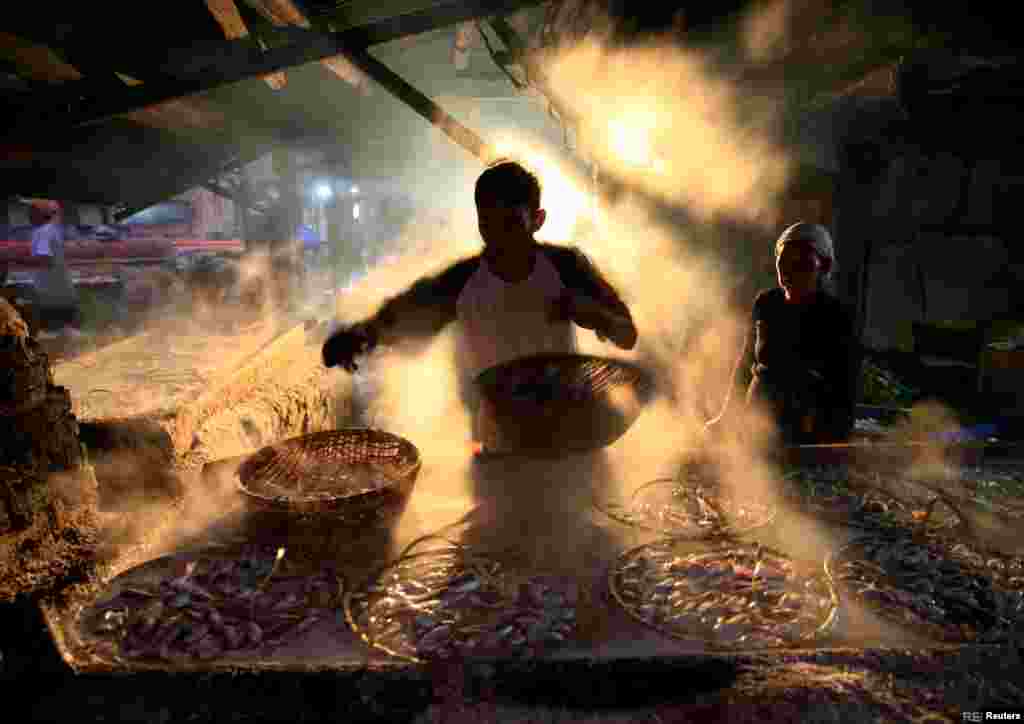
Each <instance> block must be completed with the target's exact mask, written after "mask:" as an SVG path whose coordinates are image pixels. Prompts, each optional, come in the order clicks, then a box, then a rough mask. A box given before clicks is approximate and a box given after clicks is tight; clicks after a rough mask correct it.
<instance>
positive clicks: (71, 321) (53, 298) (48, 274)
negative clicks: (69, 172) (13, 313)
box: [29, 199, 78, 332]
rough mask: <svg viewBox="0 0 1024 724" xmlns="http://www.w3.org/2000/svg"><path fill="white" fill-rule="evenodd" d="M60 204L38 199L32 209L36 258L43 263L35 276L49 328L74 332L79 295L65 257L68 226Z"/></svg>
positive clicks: (31, 216)
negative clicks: (65, 236) (62, 220)
mask: <svg viewBox="0 0 1024 724" xmlns="http://www.w3.org/2000/svg"><path fill="white" fill-rule="evenodd" d="M60 211H61V209H60V204H59V203H58V202H56V201H50V200H46V199H36V200H33V201H32V202H31V205H30V206H29V220H30V221H31V222H32V226H33V227H35V228H34V229H33V230H32V256H34V257H39V258H41V259H42V260H43V267H42V268H41V269H39V270H38V271H37V272H36V275H35V292H36V299H37V300H38V304H39V315H40V319H41V320H42V322H43V324H44V325H45V326H47V327H49V328H53V327H58V328H64V330H65V331H67V332H74V325H75V323H76V321H77V317H78V295H77V292H76V291H75V286H74V283H73V282H72V280H71V272H70V270H69V269H68V264H67V259H66V258H65V256H64V226H63V224H61V223H60Z"/></svg>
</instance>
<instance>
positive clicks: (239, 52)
mask: <svg viewBox="0 0 1024 724" xmlns="http://www.w3.org/2000/svg"><path fill="white" fill-rule="evenodd" d="M537 4H539V1H538V0H432V1H431V2H429V3H425V2H424V0H417V1H416V2H414V1H413V0H395V1H394V2H393V3H391V6H392V9H391V10H389V12H390V13H394V14H389V15H386V16H375V17H373V18H371V19H369V20H366V21H365V22H362V23H361V24H357V25H352V26H350V27H347V28H345V29H342V30H336V31H335V32H331V33H321V32H317V31H313V30H305V29H302V28H294V27H285V28H278V29H276V30H275V32H276V33H279V34H280V35H281V36H282V39H284V40H287V41H288V42H287V44H286V45H282V46H281V47H272V48H270V49H268V50H266V51H263V50H261V49H260V48H258V47H254V46H253V44H252V42H251V40H250V39H238V40H224V41H217V42H212V41H211V42H208V43H207V42H197V43H195V44H194V46H193V47H191V48H189V49H184V48H181V49H177V50H169V51H168V55H170V56H172V57H181V58H186V57H187V58H189V59H190V63H189V65H190V68H191V72H190V73H189V75H187V76H186V75H182V76H181V77H175V78H172V79H165V80H161V81H159V82H148V81H147V82H146V83H144V84H143V85H141V86H137V87H134V88H124V89H122V90H119V91H118V92H117V93H96V92H94V91H92V90H89V89H83V93H82V94H81V98H79V99H78V100H77V101H76V102H75V103H70V104H68V105H69V107H66V108H61V109H59V110H57V109H54V108H52V107H39V106H38V105H27V106H26V105H22V107H21V108H20V109H19V110H20V112H17V111H15V113H14V114H13V117H12V118H11V120H12V121H13V122H12V123H11V128H10V131H9V133H10V135H11V136H12V137H18V136H20V137H32V136H38V135H40V134H42V135H49V134H53V133H60V132H63V131H66V130H67V129H68V128H70V127H73V126H76V125H81V124H85V123H91V122H96V121H101V120H106V119H109V118H112V117H115V116H118V115H123V114H125V113H130V112H132V111H135V110H138V109H140V108H145V107H148V106H152V105H155V104H157V103H162V102H165V101H168V100H171V99H175V98H181V97H183V96H188V95H193V94H196V93H200V92H202V91H205V90H210V89H212V88H216V87H219V86H222V85H226V84H230V83H236V82H238V81H240V80H244V79H246V78H251V77H254V76H256V77H259V76H263V75H266V74H267V73H272V72H275V71H278V70H282V69H284V68H288V67H291V66H295V65H301V64H304V63H308V62H312V61H319V60H322V59H324V58H330V57H333V56H336V55H338V54H339V53H346V52H347V51H349V50H356V51H358V50H361V49H365V48H367V47H369V46H370V45H374V44H377V43H385V42H388V41H391V40H394V39H396V38H401V37H404V36H407V35H414V34H418V33H423V32H427V31H429V30H433V29H435V28H438V27H444V26H447V25H453V24H455V23H458V22H463V21H465V20H467V19H472V18H478V17H487V16H490V15H499V14H502V15H503V14H507V13H511V12H515V11H517V10H520V9H522V8H524V7H530V6H534V5H537ZM400 6H401V7H406V11H405V12H401V13H399V8H400Z"/></svg>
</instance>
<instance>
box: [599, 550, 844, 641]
mask: <svg viewBox="0 0 1024 724" xmlns="http://www.w3.org/2000/svg"><path fill="white" fill-rule="evenodd" d="M609 580H610V584H611V591H612V595H613V598H614V599H615V600H616V602H617V603H618V604H619V605H620V606H621V607H622V608H623V609H625V611H626V612H627V613H629V614H630V615H631V616H632V617H633V618H635V619H637V620H639V621H641V622H643V623H644V624H647V625H649V626H651V627H652V628H655V629H657V630H659V631H661V632H663V633H665V634H667V635H669V636H672V637H674V638H679V639H685V640H691V641H702V642H704V643H705V645H708V646H710V647H712V648H733V649H754V648H766V647H782V646H793V645H800V644H802V643H806V642H808V641H810V640H813V639H815V638H818V637H821V636H824V635H826V634H827V633H828V630H829V625H830V624H831V622H832V621H834V619H835V612H836V603H837V602H836V599H835V596H834V593H833V591H832V589H831V587H830V586H829V585H828V583H827V581H826V580H824V577H823V576H821V575H817V574H811V573H810V572H809V571H808V570H805V569H804V568H803V567H802V566H798V565H797V564H796V563H794V562H793V561H792V560H790V559H789V558H788V557H786V556H783V555H781V554H778V553H775V552H773V551H769V550H768V549H766V548H764V547H762V546H760V545H756V544H754V545H736V546H727V547H718V548H716V549H715V550H713V551H711V552H706V553H690V554H678V553H677V549H676V545H675V544H673V543H671V542H662V543H654V544H648V545H645V546H640V547H639V548H635V549H633V550H632V551H628V552H627V553H626V554H624V555H623V556H622V557H620V559H619V561H618V563H617V565H616V567H615V568H614V569H613V570H612V573H611V575H610V579H609Z"/></svg>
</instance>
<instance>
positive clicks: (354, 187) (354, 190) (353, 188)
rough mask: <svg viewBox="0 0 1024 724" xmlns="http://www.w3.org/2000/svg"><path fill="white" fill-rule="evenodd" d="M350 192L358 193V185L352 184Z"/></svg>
mask: <svg viewBox="0 0 1024 724" xmlns="http://www.w3.org/2000/svg"><path fill="white" fill-rule="evenodd" d="M352 193H354V194H358V193H359V187H358V186H353V187H352Z"/></svg>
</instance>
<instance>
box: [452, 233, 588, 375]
mask: <svg viewBox="0 0 1024 724" xmlns="http://www.w3.org/2000/svg"><path fill="white" fill-rule="evenodd" d="M564 289H565V285H564V284H563V283H562V279H561V277H560V276H559V275H558V270H557V269H556V268H555V265H554V264H553V263H552V262H551V260H550V259H548V258H547V256H546V255H545V254H543V253H542V252H540V251H538V252H536V255H535V257H534V264H533V271H531V272H530V276H528V277H527V278H526V279H524V280H522V281H520V282H516V283H515V284H509V283H508V282H505V281H502V280H501V279H500V278H499V277H498V276H496V275H495V274H494V273H493V272H491V270H490V269H489V268H488V266H487V260H486V259H484V258H482V257H481V259H480V266H479V267H478V268H477V270H476V271H475V272H474V273H473V276H471V277H470V279H469V281H468V282H467V283H466V286H465V287H463V289H462V292H461V293H460V294H459V298H458V301H457V302H456V315H457V320H458V327H459V329H458V331H459V334H460V335H461V337H462V339H461V340H460V342H461V344H460V348H461V353H462V354H463V355H464V359H463V360H462V362H463V364H462V365H461V366H462V369H463V370H464V371H465V372H467V373H469V374H470V375H472V376H473V377H476V375H478V374H480V373H481V372H483V371H484V370H486V369H488V368H490V367H493V366H494V365H497V364H501V363H503V362H508V361H510V360H513V359H517V358H519V357H526V356H529V355H535V354H572V353H575V352H576V330H575V327H574V326H573V324H572V323H571V322H549V321H548V319H547V313H548V307H549V306H550V305H551V303H552V302H554V301H555V300H557V299H558V297H559V296H560V295H561V294H562V292H563V291H564Z"/></svg>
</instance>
